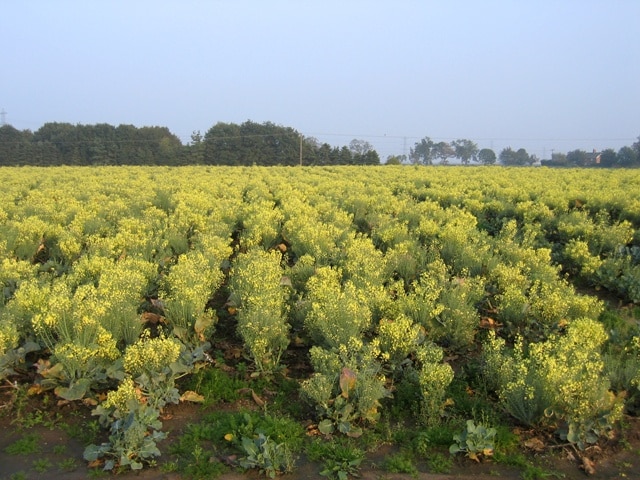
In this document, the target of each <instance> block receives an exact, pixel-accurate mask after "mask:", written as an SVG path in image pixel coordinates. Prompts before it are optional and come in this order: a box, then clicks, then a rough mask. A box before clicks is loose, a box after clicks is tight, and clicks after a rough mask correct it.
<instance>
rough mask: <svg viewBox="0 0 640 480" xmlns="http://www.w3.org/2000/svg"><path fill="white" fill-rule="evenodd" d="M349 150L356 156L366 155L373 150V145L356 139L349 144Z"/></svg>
mask: <svg viewBox="0 0 640 480" xmlns="http://www.w3.org/2000/svg"><path fill="white" fill-rule="evenodd" d="M349 150H351V153H353V154H354V155H365V154H366V153H367V152H370V151H371V150H373V145H371V144H370V143H369V142H367V141H365V140H359V139H357V138H354V139H353V140H351V142H350V143H349Z"/></svg>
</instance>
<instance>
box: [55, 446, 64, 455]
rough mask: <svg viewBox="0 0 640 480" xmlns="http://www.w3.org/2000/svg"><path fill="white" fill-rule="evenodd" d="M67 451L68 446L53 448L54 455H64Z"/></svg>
mask: <svg viewBox="0 0 640 480" xmlns="http://www.w3.org/2000/svg"><path fill="white" fill-rule="evenodd" d="M66 451H67V446H66V445H55V446H54V447H53V453H54V454H56V455H62V454H63V453H65V452H66Z"/></svg>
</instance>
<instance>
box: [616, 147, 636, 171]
mask: <svg viewBox="0 0 640 480" xmlns="http://www.w3.org/2000/svg"><path fill="white" fill-rule="evenodd" d="M617 160H618V161H617V164H618V165H619V166H620V167H635V166H638V164H639V163H640V162H639V161H638V154H637V153H636V151H635V150H634V149H633V148H632V147H622V148H621V149H620V150H618V155H617Z"/></svg>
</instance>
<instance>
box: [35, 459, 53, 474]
mask: <svg viewBox="0 0 640 480" xmlns="http://www.w3.org/2000/svg"><path fill="white" fill-rule="evenodd" d="M32 466H33V469H34V470H35V471H36V472H38V473H44V472H46V471H47V470H49V469H50V468H51V467H53V464H52V463H51V462H50V461H49V460H48V459H46V458H39V459H38V460H35V461H34V462H33V464H32Z"/></svg>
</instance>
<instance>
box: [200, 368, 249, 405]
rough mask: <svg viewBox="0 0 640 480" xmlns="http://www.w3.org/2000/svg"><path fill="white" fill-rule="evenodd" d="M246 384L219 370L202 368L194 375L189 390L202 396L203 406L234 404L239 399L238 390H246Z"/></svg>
mask: <svg viewBox="0 0 640 480" xmlns="http://www.w3.org/2000/svg"><path fill="white" fill-rule="evenodd" d="M247 387H248V384H247V382H245V381H243V380H240V379H239V378H232V377H231V376H230V375H228V374H227V373H225V372H223V371H222V370H220V369H219V368H203V369H202V370H199V371H198V372H196V373H194V375H193V377H192V379H191V381H190V382H189V388H190V389H192V390H195V391H196V392H198V393H199V394H201V395H202V396H204V399H205V400H204V404H205V406H210V405H214V404H216V403H218V402H235V401H236V400H238V399H239V398H240V395H239V393H238V390H240V389H242V388H247Z"/></svg>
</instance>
